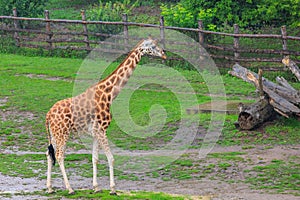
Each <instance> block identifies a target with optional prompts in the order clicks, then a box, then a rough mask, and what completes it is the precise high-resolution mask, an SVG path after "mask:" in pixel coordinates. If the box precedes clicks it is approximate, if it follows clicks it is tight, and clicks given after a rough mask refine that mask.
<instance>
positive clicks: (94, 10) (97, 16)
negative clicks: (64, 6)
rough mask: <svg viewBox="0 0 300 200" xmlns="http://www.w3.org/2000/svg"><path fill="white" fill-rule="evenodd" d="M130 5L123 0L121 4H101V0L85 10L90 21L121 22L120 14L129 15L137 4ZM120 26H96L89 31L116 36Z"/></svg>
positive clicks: (110, 2) (129, 2)
mask: <svg viewBox="0 0 300 200" xmlns="http://www.w3.org/2000/svg"><path fill="white" fill-rule="evenodd" d="M138 1H139V0H137V1H136V2H134V3H132V2H131V0H123V2H119V1H117V2H114V3H113V2H112V1H108V2H106V3H103V2H102V1H101V0H100V1H99V3H98V4H95V5H93V6H92V7H91V8H90V9H89V10H87V19H88V20H92V21H122V14H123V13H126V14H127V15H129V14H130V13H131V11H132V9H133V8H134V7H136V6H137V4H138ZM121 30H122V26H111V25H108V26H107V25H97V26H94V27H93V28H92V30H91V31H94V32H100V33H106V34H117V33H119V32H121Z"/></svg>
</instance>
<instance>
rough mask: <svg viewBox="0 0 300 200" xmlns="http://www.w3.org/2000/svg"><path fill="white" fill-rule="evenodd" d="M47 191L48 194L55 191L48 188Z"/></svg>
mask: <svg viewBox="0 0 300 200" xmlns="http://www.w3.org/2000/svg"><path fill="white" fill-rule="evenodd" d="M47 193H48V194H53V193H55V191H54V190H52V189H48V191H47Z"/></svg>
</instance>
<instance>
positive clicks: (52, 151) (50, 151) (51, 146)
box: [46, 118, 56, 166]
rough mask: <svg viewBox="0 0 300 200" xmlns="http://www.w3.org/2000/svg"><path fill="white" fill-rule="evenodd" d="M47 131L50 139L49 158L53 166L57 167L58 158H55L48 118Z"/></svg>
mask: <svg viewBox="0 0 300 200" xmlns="http://www.w3.org/2000/svg"><path fill="white" fill-rule="evenodd" d="M46 131H47V135H48V139H49V146H48V153H49V156H50V158H51V160H52V164H53V166H54V165H55V162H56V158H55V150H54V147H53V145H52V144H51V135H50V131H51V130H50V127H49V123H48V119H47V118H46Z"/></svg>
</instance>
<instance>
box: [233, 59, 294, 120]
mask: <svg viewBox="0 0 300 200" xmlns="http://www.w3.org/2000/svg"><path fill="white" fill-rule="evenodd" d="M232 69H233V70H232V71H229V72H228V73H229V74H231V75H233V76H236V77H238V78H241V79H243V80H244V81H246V82H249V83H252V84H253V85H254V86H255V87H256V88H257V89H259V88H260V86H259V85H260V84H259V76H258V74H256V73H254V72H251V71H250V70H247V69H246V68H244V67H242V66H240V65H238V64H235V65H234V66H233V68H232ZM262 90H263V92H264V93H265V94H266V95H267V97H268V98H267V99H268V103H269V104H270V105H271V106H272V107H273V108H274V110H275V111H276V112H277V113H279V114H280V115H283V116H285V117H290V116H293V115H298V116H300V108H299V106H300V91H298V90H296V89H294V88H293V87H292V86H291V85H290V84H287V81H285V79H284V80H283V81H282V84H280V85H278V84H276V83H273V82H272V81H269V80H268V79H266V78H263V77H262ZM260 104H263V103H260ZM263 105H264V104H263Z"/></svg>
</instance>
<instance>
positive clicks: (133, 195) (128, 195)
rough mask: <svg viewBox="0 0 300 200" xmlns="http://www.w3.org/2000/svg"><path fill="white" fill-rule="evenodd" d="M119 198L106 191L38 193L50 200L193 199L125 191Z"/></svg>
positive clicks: (120, 193) (119, 192) (119, 194)
mask: <svg viewBox="0 0 300 200" xmlns="http://www.w3.org/2000/svg"><path fill="white" fill-rule="evenodd" d="M117 193H118V196H111V195H110V194H109V191H107V190H104V191H102V192H100V193H94V192H93V191H92V190H79V191H76V193H75V194H73V195H69V194H68V192H67V191H57V192H56V193H55V194H48V195H45V194H41V193H37V194H39V195H43V196H47V197H49V198H54V199H55V198H61V197H62V196H64V197H66V198H68V199H82V198H83V199H103V200H104V199H107V200H113V199H118V200H119V199H128V200H130V199H142V200H144V199H149V200H168V199H172V200H184V199H191V198H190V197H188V196H183V195H169V194H165V193H162V192H160V193H157V192H144V191H139V192H123V191H117Z"/></svg>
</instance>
